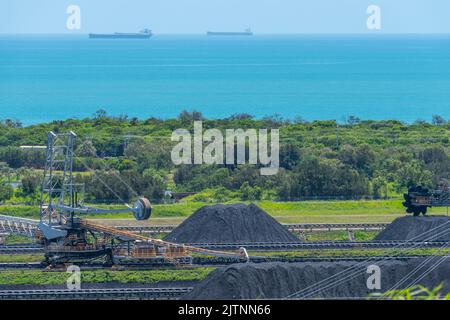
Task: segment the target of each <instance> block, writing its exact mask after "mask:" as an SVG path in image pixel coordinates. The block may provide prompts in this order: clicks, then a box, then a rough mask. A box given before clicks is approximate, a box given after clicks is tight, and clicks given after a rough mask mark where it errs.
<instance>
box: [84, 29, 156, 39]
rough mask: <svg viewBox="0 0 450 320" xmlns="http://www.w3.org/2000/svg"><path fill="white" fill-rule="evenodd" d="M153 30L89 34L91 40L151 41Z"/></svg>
mask: <svg viewBox="0 0 450 320" xmlns="http://www.w3.org/2000/svg"><path fill="white" fill-rule="evenodd" d="M152 35H153V33H152V30H149V29H144V30H142V31H141V32H139V33H121V32H115V33H89V39H149V38H150V37H151V36H152Z"/></svg>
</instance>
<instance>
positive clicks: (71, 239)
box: [36, 132, 248, 265]
mask: <svg viewBox="0 0 450 320" xmlns="http://www.w3.org/2000/svg"><path fill="white" fill-rule="evenodd" d="M75 138H76V134H75V133H73V132H69V133H54V132H49V133H48V141H47V147H46V155H45V169H44V179H43V182H42V195H41V205H40V222H39V232H38V233H37V235H36V236H37V238H38V239H39V241H40V242H41V243H42V244H43V245H45V248H46V261H47V262H48V263H49V264H51V265H55V264H61V263H68V262H77V263H83V262H92V261H98V260H100V261H102V262H103V263H106V264H113V263H114V259H115V257H121V258H130V257H131V258H133V259H136V258H137V259H139V258H142V259H154V260H155V261H160V262H163V263H167V262H170V263H175V264H187V263H190V261H191V253H198V254H204V255H210V256H219V257H232V258H239V259H240V260H241V261H242V260H247V259H248V255H247V252H246V250H245V249H244V248H241V250H239V252H225V251H215V250H208V249H203V248H199V247H193V246H186V245H183V244H177V243H171V242H166V241H162V240H159V239H153V238H150V237H145V236H142V235H138V234H135V233H132V232H129V231H124V230H119V229H116V228H112V227H109V226H105V225H101V224H98V223H94V222H91V221H89V220H85V219H81V218H80V217H79V215H83V214H103V213H119V212H130V213H133V214H134V217H135V218H136V219H137V220H147V219H149V218H150V215H151V212H152V207H151V204H150V201H149V200H148V199H146V198H144V197H141V198H139V199H137V201H136V202H135V203H134V205H132V206H131V205H128V204H125V205H124V208H123V209H100V208H93V207H89V206H86V205H84V199H83V196H82V191H83V190H84V186H83V185H79V184H75V183H74V179H73V159H74V151H73V149H74V143H75ZM105 186H106V187H108V188H109V186H107V185H106V184H105ZM111 191H112V192H113V190H111Z"/></svg>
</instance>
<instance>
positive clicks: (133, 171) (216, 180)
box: [0, 111, 450, 203]
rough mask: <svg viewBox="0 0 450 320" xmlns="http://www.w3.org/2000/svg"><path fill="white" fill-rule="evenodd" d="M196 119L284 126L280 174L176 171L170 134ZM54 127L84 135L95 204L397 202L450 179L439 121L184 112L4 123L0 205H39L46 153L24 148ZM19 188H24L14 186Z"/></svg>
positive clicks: (78, 165)
mask: <svg viewBox="0 0 450 320" xmlns="http://www.w3.org/2000/svg"><path fill="white" fill-rule="evenodd" d="M194 120H203V127H204V129H208V128H218V129H220V130H225V129H237V128H242V129H249V128H254V129H260V128H268V129H272V128H278V129H280V144H281V146H280V166H281V169H280V171H279V173H278V174H277V175H274V176H262V175H260V171H259V168H258V167H257V166H254V165H182V166H175V165H174V164H173V163H172V161H171V158H170V153H171V150H172V147H173V145H174V144H175V142H172V141H171V139H170V137H171V134H172V132H173V131H174V130H176V129H178V128H186V129H188V130H190V131H191V132H193V121H194ZM50 130H53V131H55V132H66V131H69V130H73V131H74V132H76V133H77V134H78V137H79V139H78V142H77V145H76V148H75V154H76V156H77V158H76V160H75V164H74V168H75V171H77V172H78V173H77V174H76V181H77V182H80V183H85V184H86V191H87V194H86V198H87V200H89V201H100V202H108V201H109V202H110V201H111V200H114V201H118V200H119V199H118V198H119V197H120V198H121V199H123V200H124V201H130V200H131V199H132V198H135V197H136V194H135V193H134V192H133V191H132V190H136V191H137V193H139V194H140V195H143V196H146V197H148V198H150V199H152V201H153V202H161V201H163V200H164V191H165V190H168V189H170V190H172V191H175V192H176V191H178V192H195V193H198V194H196V195H194V196H191V198H190V200H191V201H203V202H204V201H207V202H225V201H233V200H234V201H235V200H282V201H287V200H298V199H311V198H312V199H328V198H332V199H335V198H338V199H361V198H375V199H383V198H388V197H395V196H398V195H399V194H401V193H402V192H403V191H404V190H405V188H406V187H407V186H409V185H412V184H422V185H426V186H429V187H433V186H435V185H436V184H437V182H438V180H439V179H440V178H442V177H448V176H449V173H450V157H449V141H450V124H449V123H448V122H447V121H444V120H443V119H442V118H440V117H434V118H433V122H432V123H426V122H424V121H417V122H416V123H413V124H406V123H402V122H399V121H361V120H359V119H357V118H355V117H349V119H348V120H347V122H346V123H342V124H337V123H336V122H335V121H313V122H306V121H302V120H296V121H288V120H283V119H280V118H279V117H277V116H271V117H266V118H263V119H254V118H253V117H252V116H249V115H246V114H240V115H239V114H238V115H234V116H231V117H229V118H227V119H221V120H207V119H204V118H203V116H202V115H201V114H200V113H198V112H186V111H184V112H182V113H181V114H180V116H179V117H178V118H177V119H167V120H161V119H157V118H149V119H145V120H140V119H136V118H133V119H129V118H127V117H126V116H124V117H110V116H108V115H107V114H106V113H105V112H104V111H98V112H96V114H95V115H94V116H93V117H91V118H87V119H83V120H75V119H69V120H65V121H53V122H51V123H44V124H39V125H33V126H27V127H22V126H21V125H20V123H17V122H14V121H2V122H0V181H1V183H0V202H1V201H9V202H29V203H36V202H37V200H38V199H39V195H38V194H39V186H40V179H41V176H42V166H43V164H44V154H43V151H42V150H41V151H39V150H30V149H22V148H20V146H23V145H44V144H45V143H46V133H47V132H48V131H50ZM118 176H120V177H121V179H119V178H118ZM121 180H123V181H125V182H126V184H127V185H129V186H130V187H131V188H129V187H127V186H126V185H125V184H124V183H123V182H122V181H121ZM14 182H19V185H20V187H18V188H16V189H15V190H13V188H12V187H11V183H14ZM104 182H105V183H106V184H107V185H108V186H109V188H107V187H105V183H104ZM111 190H114V193H113V192H112V191H111Z"/></svg>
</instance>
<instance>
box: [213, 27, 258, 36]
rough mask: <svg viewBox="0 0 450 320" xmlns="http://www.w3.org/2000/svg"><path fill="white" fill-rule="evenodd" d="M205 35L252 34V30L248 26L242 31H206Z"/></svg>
mask: <svg viewBox="0 0 450 320" xmlns="http://www.w3.org/2000/svg"><path fill="white" fill-rule="evenodd" d="M206 35H207V36H252V35H253V32H252V30H251V29H250V28H248V29H246V30H245V31H243V32H234V31H231V32H230V31H206Z"/></svg>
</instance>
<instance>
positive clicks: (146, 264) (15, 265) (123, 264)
mask: <svg viewBox="0 0 450 320" xmlns="http://www.w3.org/2000/svg"><path fill="white" fill-rule="evenodd" d="M428 257H430V255H398V256H383V255H380V256H343V257H333V256H329V257H326V256H324V257H301V256H299V257H263V256H252V257H250V261H249V262H251V263H265V262H286V263H295V262H345V261H347V262H348V261H352V262H360V261H366V260H370V261H378V260H379V261H383V260H385V259H395V260H400V261H409V260H413V259H425V258H428ZM235 263H243V262H242V261H239V260H238V259H229V258H200V257H195V258H193V260H192V264H190V265H181V266H179V265H174V264H168V263H163V262H161V261H153V260H151V259H127V260H121V261H118V262H116V263H115V264H114V265H105V264H101V263H83V264H77V265H78V266H79V267H80V268H81V269H82V270H98V269H105V268H113V267H114V268H116V270H154V269H162V268H163V269H172V268H174V269H177V268H180V267H183V268H196V267H224V266H228V265H230V264H235ZM75 264H76V263H75ZM47 267H48V265H47V264H45V263H44V262H8V263H0V270H2V269H3V270H8V269H46V268H47ZM49 270H53V271H58V270H62V271H65V269H64V268H53V269H49Z"/></svg>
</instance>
